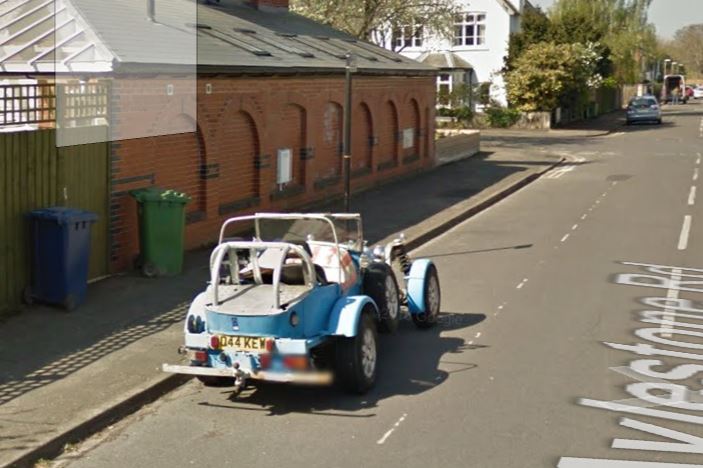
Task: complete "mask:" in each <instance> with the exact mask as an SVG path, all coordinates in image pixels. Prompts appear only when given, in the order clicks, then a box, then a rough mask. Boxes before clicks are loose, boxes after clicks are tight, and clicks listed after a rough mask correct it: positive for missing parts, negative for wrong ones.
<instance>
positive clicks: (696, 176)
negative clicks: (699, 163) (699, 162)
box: [693, 168, 698, 182]
mask: <svg viewBox="0 0 703 468" xmlns="http://www.w3.org/2000/svg"><path fill="white" fill-rule="evenodd" d="M696 180H698V168H695V169H694V171H693V181H694V182H695V181H696Z"/></svg>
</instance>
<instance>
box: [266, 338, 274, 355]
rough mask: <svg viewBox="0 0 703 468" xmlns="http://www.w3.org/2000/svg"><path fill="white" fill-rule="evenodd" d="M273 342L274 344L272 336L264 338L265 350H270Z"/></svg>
mask: <svg viewBox="0 0 703 468" xmlns="http://www.w3.org/2000/svg"><path fill="white" fill-rule="evenodd" d="M274 344H275V341H274V339H273V338H267V339H266V351H267V352H269V353H270V352H272V351H273V345H274Z"/></svg>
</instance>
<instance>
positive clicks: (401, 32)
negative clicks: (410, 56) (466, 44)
mask: <svg viewBox="0 0 703 468" xmlns="http://www.w3.org/2000/svg"><path fill="white" fill-rule="evenodd" d="M424 42H425V28H424V27H423V26H422V25H418V24H417V23H412V24H409V25H405V26H401V27H399V28H397V29H394V30H393V31H392V34H391V43H392V46H393V49H394V50H404V49H419V48H421V47H422V46H423V44H424Z"/></svg>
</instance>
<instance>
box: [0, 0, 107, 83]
mask: <svg viewBox="0 0 703 468" xmlns="http://www.w3.org/2000/svg"><path fill="white" fill-rule="evenodd" d="M112 59H113V57H112V54H110V53H109V52H108V51H107V50H106V49H105V47H103V46H102V44H101V43H100V41H99V40H98V38H97V37H96V36H95V35H94V34H93V33H92V31H91V30H90V28H89V27H88V25H87V24H86V22H85V21H84V20H83V19H82V18H81V17H80V15H79V14H78V13H77V12H76V10H75V9H74V8H73V7H72V5H71V4H70V2H69V1H67V0H7V1H5V2H2V3H0V71H2V72H19V73H34V72H39V73H42V72H43V73H54V72H65V71H73V72H76V71H77V72H88V71H95V72H101V71H110V70H111V69H112Z"/></svg>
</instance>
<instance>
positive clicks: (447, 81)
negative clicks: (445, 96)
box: [437, 72, 454, 107]
mask: <svg viewBox="0 0 703 468" xmlns="http://www.w3.org/2000/svg"><path fill="white" fill-rule="evenodd" d="M445 77H446V78H445ZM444 85H446V86H447V88H448V93H449V94H451V92H452V91H453V90H454V79H453V77H452V74H451V73H450V72H440V74H439V75H437V93H438V94H439V91H440V90H441V89H442V86H444ZM437 107H450V105H449V104H442V103H440V102H438V103H437Z"/></svg>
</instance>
